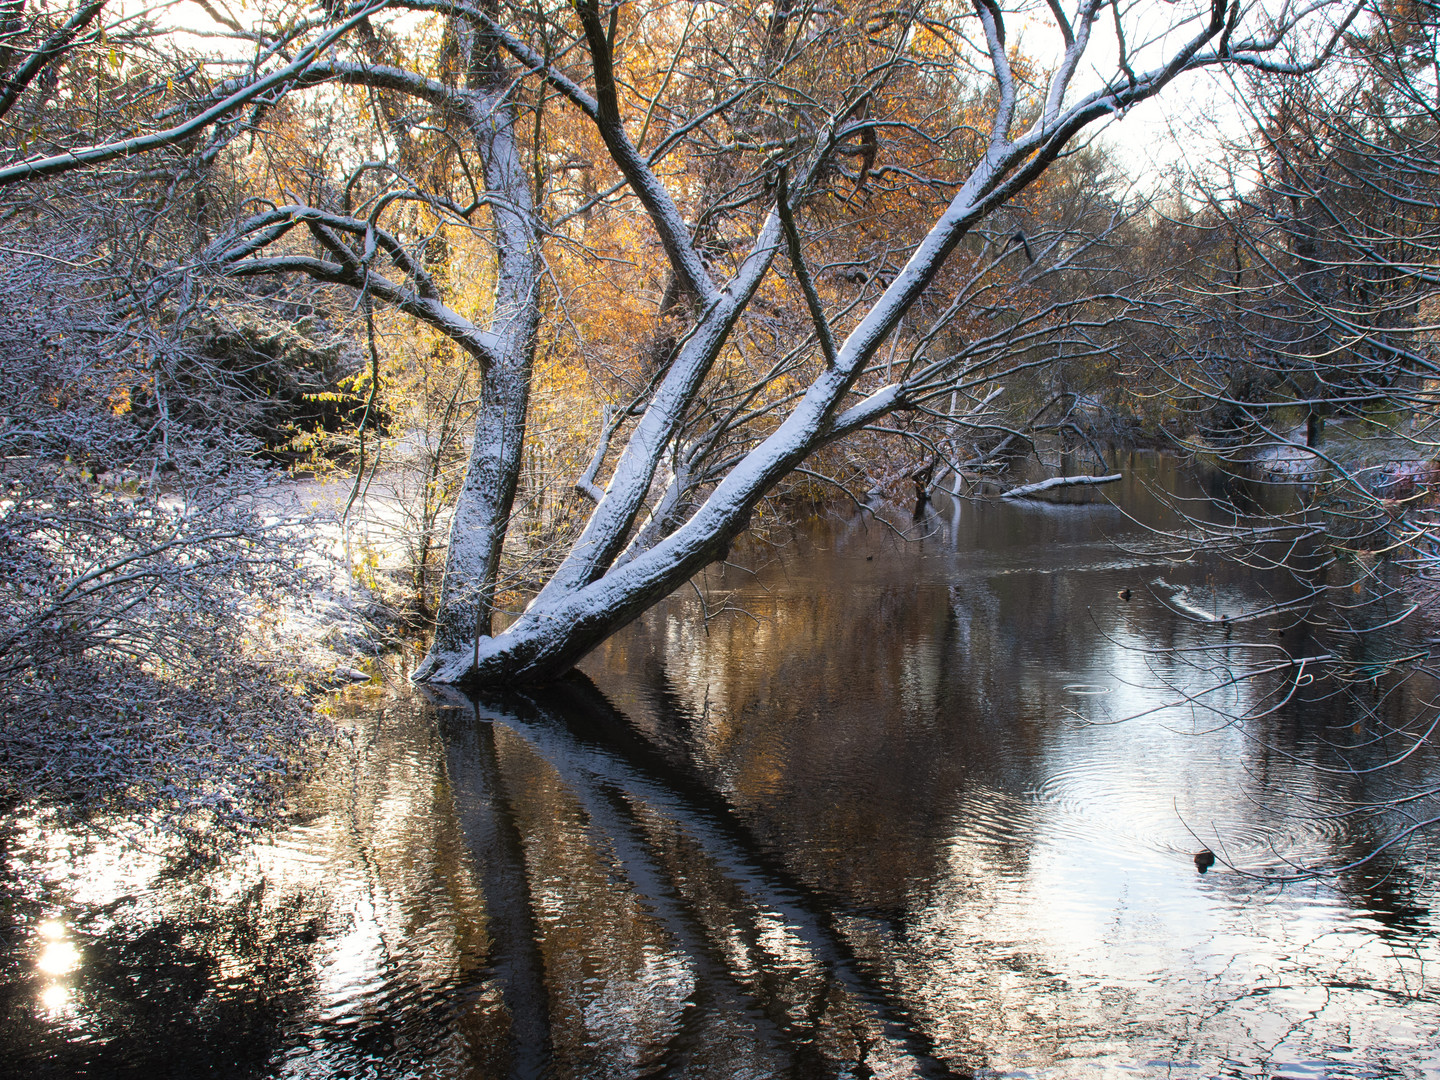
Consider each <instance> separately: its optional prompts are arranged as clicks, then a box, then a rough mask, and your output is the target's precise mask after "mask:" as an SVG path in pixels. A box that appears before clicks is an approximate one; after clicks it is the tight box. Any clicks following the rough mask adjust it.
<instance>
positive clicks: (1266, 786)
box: [0, 458, 1440, 1078]
mask: <svg viewBox="0 0 1440 1080" xmlns="http://www.w3.org/2000/svg"><path fill="white" fill-rule="evenodd" d="M1124 464H1125V466H1126V468H1127V471H1128V472H1129V473H1130V474H1131V475H1132V477H1133V478H1134V479H1132V480H1130V481H1127V484H1126V486H1125V488H1124V489H1123V490H1121V489H1117V490H1115V491H1113V492H1112V494H1114V495H1115V496H1116V497H1117V498H1118V499H1119V501H1120V502H1122V503H1123V504H1124V505H1125V506H1126V507H1127V509H1128V510H1129V511H1130V512H1131V513H1134V514H1138V515H1140V516H1147V515H1150V514H1152V513H1153V509H1154V508H1153V506H1151V505H1150V504H1149V502H1148V500H1147V497H1146V495H1145V492H1144V490H1143V488H1142V485H1141V482H1140V478H1141V477H1142V476H1144V477H1145V478H1146V479H1151V480H1153V479H1158V480H1159V481H1160V482H1161V483H1164V484H1167V485H1172V486H1176V485H1183V480H1182V478H1180V477H1178V476H1177V475H1174V474H1173V473H1174V467H1173V466H1172V465H1170V464H1168V463H1166V462H1163V461H1162V462H1159V463H1157V462H1155V461H1153V460H1146V459H1143V458H1136V459H1132V460H1130V461H1128V462H1125V463H1124ZM924 531H926V532H927V533H928V535H927V536H926V537H925V538H924V539H921V540H918V541H917V540H911V541H909V542H906V541H902V540H900V539H898V538H897V537H896V536H895V535H894V533H893V532H892V531H891V530H889V529H887V528H885V527H883V526H881V525H878V524H876V523H875V522H874V521H873V520H871V521H868V522H867V521H866V520H863V519H860V518H856V519H854V520H849V521H835V520H831V521H822V522H816V523H813V524H812V525H811V526H808V527H806V528H805V529H801V530H797V532H796V534H795V535H794V536H792V537H790V538H788V539H785V540H784V541H783V542H782V543H781V544H780V545H779V546H778V547H776V548H775V549H774V550H772V551H767V552H757V553H755V555H754V558H753V559H752V560H751V562H752V563H753V566H752V569H750V570H742V569H740V568H738V567H734V566H732V567H727V568H725V569H724V570H721V569H719V568H712V569H711V570H710V571H709V572H708V573H707V575H706V577H705V579H704V580H703V583H701V584H702V588H701V590H700V593H701V595H703V598H704V599H703V603H702V600H701V599H700V598H699V597H698V596H697V593H696V591H695V590H685V591H682V592H681V593H679V594H677V595H676V596H675V597H673V598H672V599H671V600H670V601H668V602H667V603H665V604H662V605H661V606H659V607H658V608H656V609H655V610H654V611H652V612H651V613H650V614H649V615H648V616H647V617H646V618H645V619H644V620H643V621H642V622H640V623H638V624H636V625H635V626H633V627H631V628H630V629H629V630H627V631H626V632H624V633H623V634H621V635H619V636H618V637H616V638H615V639H614V640H612V641H611V642H610V643H609V644H608V645H606V646H605V647H604V648H603V649H602V650H601V651H599V652H598V653H596V654H595V655H593V656H591V657H590V658H588V659H587V661H586V662H585V664H584V672H583V675H580V676H577V677H576V678H574V679H573V680H571V681H569V682H567V683H566V684H564V685H562V686H559V687H555V688H553V689H550V690H547V691H546V692H544V693H533V694H529V695H524V696H504V697H500V696H496V697H493V698H485V699H482V700H479V701H468V700H464V699H449V700H446V699H438V700H426V699H425V698H422V697H420V696H419V695H412V694H409V693H407V692H405V691H404V690H402V689H398V688H397V687H395V686H392V687H389V688H385V687H375V688H371V689H368V690H362V691H358V692H353V693H352V694H351V695H350V696H348V697H346V698H344V699H343V701H341V702H340V703H339V704H338V705H337V722H338V724H339V725H340V727H341V728H342V729H343V731H344V732H345V736H344V738H343V739H342V741H341V744H340V746H339V748H338V749H337V750H336V752H335V753H334V754H333V755H332V756H331V759H330V761H329V762H328V763H327V765H326V767H325V769H324V770H323V771H322V774H321V776H320V777H319V778H317V780H316V781H315V783H314V784H313V785H311V786H309V787H308V788H307V789H306V790H305V791H303V792H301V793H299V794H298V795H297V797H296V799H295V806H294V813H293V814H292V816H291V818H290V819H289V821H288V822H287V824H286V826H285V827H284V828H282V829H281V830H280V831H279V832H278V833H277V834H275V835H274V836H273V837H271V838H269V839H267V840H266V841H265V842H263V843H258V844H255V845H253V846H251V847H249V848H247V849H246V850H244V851H242V852H240V853H238V854H236V855H234V856H233V857H230V858H228V859H227V860H226V861H224V862H222V863H220V864H218V865H217V864H183V863H178V864H177V863H176V862H175V861H174V860H173V859H167V858H165V857H164V856H163V854H162V853H160V852H155V851H146V850H137V849H136V848H135V846H134V845H133V844H127V843H125V842H124V837H125V835H126V834H127V833H130V832H133V831H134V827H133V826H131V825H128V824H127V823H123V822H120V823H115V824H114V832H113V835H104V834H97V833H95V832H93V831H87V832H85V833H79V832H67V831H66V830H64V829H62V828H59V827H57V826H55V825H53V824H50V825H46V824H44V823H41V822H37V821H35V820H33V819H29V818H24V817H21V818H18V819H15V820H12V821H10V822H8V823H7V825H6V828H5V835H4V849H3V860H4V862H3V866H0V877H3V882H0V964H3V968H0V970H3V976H4V986H3V989H0V999H3V1001H0V1005H3V1008H0V1073H3V1074H4V1075H6V1076H17V1077H20V1076H23V1077H40V1076H64V1077H69V1076H95V1077H108V1076H141V1077H162V1076H187V1077H188V1076H235V1077H249V1076H256V1077H261V1076H264V1077H272V1076H273V1077H331V1076H344V1077H364V1076H373V1077H377V1078H379V1077H383V1078H391V1077H491V1076H495V1077H503V1076H537V1077H538V1076H553V1077H586V1078H588V1077H639V1076H647V1077H648V1076H655V1077H659V1076H677V1077H680V1076H685V1077H689V1076H696V1077H702V1076H703V1077H723V1078H729V1077H776V1076H786V1077H790V1076H793V1077H811V1076H816V1077H822V1076H823V1077H829V1076H835V1077H840V1076H853V1077H867V1076H896V1077H899V1076H927V1077H931V1076H936V1077H938V1076H948V1075H968V1074H975V1073H980V1074H983V1075H998V1076H1016V1077H1024V1076H1046V1077H1107V1076H1127V1077H1129V1076H1136V1077H1219V1076H1227V1077H1229V1076H1234V1077H1250V1076H1255V1077H1260V1076H1266V1077H1271V1076H1285V1077H1391V1076H1397V1077H1398V1076H1403V1077H1418V1076H1431V1077H1440V1049H1437V1042H1440V990H1437V982H1436V980H1437V978H1440V967H1437V964H1440V945H1437V933H1436V931H1437V922H1440V918H1437V915H1436V901H1437V883H1436V874H1435V854H1436V843H1435V841H1433V840H1431V839H1429V838H1427V837H1418V838H1415V839H1413V840H1411V841H1410V842H1409V843H1408V844H1406V845H1403V846H1399V847H1397V848H1396V849H1394V850H1393V851H1392V852H1391V853H1389V854H1388V855H1387V857H1385V858H1383V859H1381V860H1379V861H1378V862H1377V863H1376V864H1374V865H1371V866H1369V867H1367V868H1364V869H1358V870H1354V871H1349V872H1346V873H1342V874H1340V875H1338V876H1330V877H1326V878H1323V879H1319V880H1316V879H1308V880H1299V881H1291V882H1288V883H1283V884H1282V883H1275V882H1267V881H1265V880H1263V878H1264V876H1265V875H1267V874H1269V875H1273V874H1275V873H1277V872H1282V871H1284V870H1285V869H1286V868H1287V867H1289V866H1291V865H1302V866H1309V865H1317V864H1322V863H1324V864H1330V865H1335V864H1339V863H1344V862H1346V861H1348V860H1350V859H1353V858H1354V857H1356V856H1358V855H1359V854H1362V853H1363V852H1365V851H1367V850H1369V849H1370V846H1372V845H1373V844H1374V843H1375V842H1376V841H1377V839H1378V838H1380V837H1381V836H1382V832H1381V831H1380V829H1379V827H1378V826H1377V825H1376V824H1375V823H1374V822H1373V821H1371V820H1370V819H1368V818H1358V817H1356V816H1355V815H1354V814H1353V811H1355V810H1356V809H1357V808H1362V807H1363V806H1364V805H1365V804H1366V803H1367V802H1369V801H1373V800H1375V799H1377V798H1383V797H1385V796H1387V795H1391V794H1394V793H1395V792H1396V791H1399V790H1404V786H1405V785H1407V784H1410V783H1413V782H1416V781H1423V780H1425V779H1427V778H1429V777H1433V776H1435V775H1436V764H1437V763H1436V755H1435V754H1434V753H1433V752H1430V751H1428V750H1427V751H1424V752H1421V753H1417V754H1413V755H1411V757H1409V758H1408V759H1407V760H1406V761H1405V762H1404V763H1403V765H1402V766H1401V767H1399V768H1398V769H1391V770H1386V771H1383V772H1376V773H1360V774H1356V773H1354V772H1343V771H1338V770H1336V769H1335V766H1336V765H1337V763H1338V762H1339V761H1340V760H1341V755H1340V754H1338V753H1337V752H1336V751H1335V750H1334V749H1333V745H1332V744H1334V743H1336V742H1337V741H1345V742H1347V743H1348V744H1351V745H1353V746H1357V747H1361V748H1360V749H1354V750H1351V751H1349V752H1348V757H1347V758H1346V759H1347V760H1348V761H1349V762H1350V763H1351V764H1352V765H1356V766H1359V767H1364V766H1366V765H1368V764H1371V763H1374V762H1376V761H1379V760H1381V759H1382V758H1383V757H1384V755H1385V754H1387V753H1393V752H1394V751H1395V749H1396V747H1397V746H1399V745H1403V741H1401V740H1397V739H1394V738H1391V739H1390V740H1389V741H1384V740H1382V741H1380V742H1376V741H1375V736H1377V735H1378V734H1379V733H1381V732H1382V731H1383V728H1384V726H1385V725H1387V724H1391V725H1394V724H1399V723H1401V722H1402V721H1408V720H1409V719H1410V718H1411V717H1413V716H1415V715H1417V714H1420V713H1422V712H1423V709H1424V705H1425V703H1426V701H1427V700H1429V699H1430V698H1431V697H1432V696H1433V694H1434V692H1435V688H1434V687H1433V686H1431V685H1429V684H1428V683H1425V682H1424V681H1423V680H1421V679H1419V678H1412V679H1410V680H1408V681H1405V682H1403V683H1396V682H1395V680H1393V679H1390V678H1388V677H1386V676H1385V674H1384V673H1383V672H1382V671H1379V669H1378V668H1377V669H1376V670H1377V673H1378V674H1377V677H1376V678H1375V679H1374V681H1373V684H1371V689H1370V691H1367V693H1365V694H1361V695H1360V698H1359V700H1358V703H1357V702H1356V701H1351V700H1348V699H1344V700H1342V699H1330V698H1322V697H1321V696H1320V694H1319V692H1318V691H1315V690H1313V689H1312V688H1308V687H1306V686H1304V685H1303V684H1304V679H1303V675H1302V678H1301V684H1302V685H1301V686H1300V687H1298V688H1297V687H1295V686H1294V685H1293V683H1285V682H1280V681H1273V682H1271V683H1268V684H1261V683H1255V684H1251V683H1240V684H1237V685H1235V686H1233V687H1231V688H1229V689H1224V690H1221V691H1218V692H1214V693H1211V694H1209V695H1207V696H1206V697H1204V698H1203V699H1202V700H1203V701H1205V702H1209V703H1211V704H1214V705H1215V706H1217V707H1219V708H1221V709H1223V710H1226V711H1228V712H1229V713H1231V714H1240V713H1244V712H1246V711H1247V710H1249V711H1252V712H1254V711H1257V710H1260V709H1262V708H1263V705H1262V700H1263V694H1264V693H1265V692H1266V691H1267V690H1268V691H1275V690H1276V688H1277V687H1279V688H1280V689H1279V691H1278V692H1279V693H1280V694H1281V695H1282V696H1284V695H1287V694H1288V695H1289V700H1288V701H1286V702H1285V703H1284V704H1281V705H1280V707H1279V708H1277V709H1275V710H1274V711H1272V712H1271V713H1270V714H1269V715H1266V716H1263V717H1259V718H1252V719H1247V720H1245V721H1243V722H1238V723H1236V722H1231V723H1225V722H1224V721H1223V718H1222V717H1221V716H1220V715H1218V714H1217V713H1215V712H1214V711H1211V710H1205V709H1199V708H1196V707H1194V706H1193V705H1189V704H1186V698H1187V695H1188V696H1191V697H1192V698H1193V696H1194V695H1195V694H1197V693H1201V692H1203V691H1206V690H1211V689H1212V688H1213V687H1215V686H1216V685H1217V683H1218V682H1219V681H1221V677H1222V676H1224V675H1225V674H1226V673H1230V674H1233V673H1235V672H1237V671H1239V670H1240V669H1241V667H1242V665H1244V664H1246V663H1254V662H1257V661H1263V660H1266V659H1267V658H1273V657H1275V656H1278V655H1282V654H1284V653H1288V654H1290V655H1294V656H1305V655H1308V654H1310V653H1312V652H1313V651H1315V650H1316V649H1318V648H1319V647H1320V645H1319V643H1318V638H1317V637H1316V635H1315V634H1313V633H1312V631H1311V630H1310V629H1308V628H1307V627H1306V626H1305V625H1303V624H1302V623H1301V622H1299V621H1297V618H1296V617H1295V616H1283V617H1273V618H1269V619H1268V620H1267V619H1262V620H1258V621H1256V622H1253V623H1246V624H1242V625H1240V626H1233V625H1231V626H1229V627H1228V628H1226V627H1225V626H1224V624H1220V623H1218V622H1216V621H1215V620H1218V619H1219V617H1220V616H1222V615H1227V614H1228V615H1232V616H1233V615H1234V614H1237V613H1239V612H1241V611H1243V610H1246V609H1251V608H1255V607H1259V606H1263V605H1265V604H1269V603H1274V602H1275V601H1276V600H1283V599H1284V598H1285V596H1286V589H1287V584H1286V583H1285V582H1281V581H1276V580H1270V579H1267V578H1265V577H1264V576H1263V575H1257V574H1252V573H1248V572H1239V571H1236V570H1234V569H1227V568H1223V567H1217V566H1211V565H1206V564H1204V563H1201V562H1192V563H1177V562H1174V561H1171V560H1168V559H1165V558H1163V557H1160V556H1156V555H1144V554H1136V553H1135V551H1136V550H1137V548H1138V543H1139V541H1140V540H1141V539H1142V538H1141V536H1140V534H1139V530H1138V528H1137V526H1136V525H1134V524H1133V523H1132V522H1131V521H1130V520H1129V519H1127V517H1126V516H1125V515H1124V514H1122V513H1121V512H1120V511H1118V510H1116V509H1114V508H1112V507H1109V506H1107V505H1105V504H1103V503H1100V504H1090V505H1074V506H1052V505H1043V504H1042V505H1030V506H1008V505H992V504H983V505H967V506H965V507H963V508H962V509H961V511H960V512H959V515H958V519H951V520H949V521H945V522H941V521H938V520H935V519H932V520H931V521H930V522H929V523H928V524H927V526H926V529H925V530H924ZM1125 588H1128V589H1130V590H1131V598H1130V599H1129V600H1128V601H1126V600H1123V599H1121V598H1120V597H1119V595H1117V594H1118V592H1119V591H1120V590H1121V589H1125ZM1364 599H1365V598H1364V597H1363V596H1360V597H1359V598H1358V599H1357V604H1360V605H1361V606H1360V607H1357V609H1356V612H1355V613H1352V614H1354V615H1355V617H1356V618H1357V619H1358V618H1359V617H1360V616H1361V615H1363V616H1364V617H1365V618H1367V619H1369V620H1370V624H1372V625H1373V624H1378V623H1380V622H1383V621H1385V619H1384V618H1383V617H1382V615H1383V613H1380V612H1376V611H1369V610H1367V609H1366V608H1365V607H1364V606H1363V601H1364ZM1378 606H1379V605H1371V607H1378ZM1392 614H1394V612H1392ZM1282 629H1283V630H1285V631H1286V636H1285V637H1284V638H1282V637H1281V636H1280V634H1279V631H1280V630H1282ZM1378 636H1379V635H1377V637H1378ZM1421 637H1422V639H1423V634H1422V635H1421ZM1394 645H1395V642H1394V641H1391V640H1375V641H1371V642H1367V643H1364V644H1362V646H1360V648H1362V649H1364V648H1373V650H1374V655H1375V656H1377V657H1378V656H1382V655H1389V654H1390V653H1391V652H1392V651H1393V648H1394ZM1200 646H1208V647H1210V648H1209V650H1208V651H1206V652H1201V653H1194V652H1189V651H1187V650H1188V649H1191V648H1193V647H1200ZM1282 650H1283V652H1282ZM1354 659H1355V660H1356V662H1357V664H1360V663H1362V662H1363V661H1364V660H1365V657H1364V656H1357V657H1355V658H1354ZM1276 700H1277V701H1278V699H1276ZM1126 718H1129V719H1126ZM1428 812H1429V811H1428V810H1426V809H1425V808H1424V807H1423V806H1422V807H1420V808H1419V809H1418V810H1417V814H1418V815H1419V816H1423V815H1424V814H1425V813H1428ZM1202 846H1208V847H1210V848H1213V849H1214V850H1215V852H1216V853H1217V854H1218V855H1219V856H1220V864H1219V865H1217V866H1216V867H1215V868H1214V869H1212V870H1211V871H1210V872H1209V873H1207V874H1205V875H1203V876H1202V875H1200V874H1197V872H1196V868H1195V865H1194V863H1193V862H1192V855H1193V853H1194V852H1195V851H1197V850H1199V849H1200V848H1201V847H1202Z"/></svg>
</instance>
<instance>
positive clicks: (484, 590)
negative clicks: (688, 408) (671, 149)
mask: <svg viewBox="0 0 1440 1080" xmlns="http://www.w3.org/2000/svg"><path fill="white" fill-rule="evenodd" d="M477 37H478V40H473V41H472V43H471V44H470V48H471V49H472V51H473V52H474V53H476V54H477V55H475V56H474V58H473V59H472V61H471V71H472V75H471V80H472V82H473V83H475V84H476V86H475V88H476V89H484V90H485V91H486V95H485V96H484V97H483V98H481V99H479V100H478V101H475V102H474V103H473V104H472V105H471V115H470V117H469V118H468V119H469V126H470V129H471V131H472V132H473V133H474V136H475V139H476V142H477V144H478V149H479V151H480V155H481V158H482V160H483V161H484V168H485V184H486V187H487V189H488V191H489V193H490V194H491V196H492V201H491V210H490V212H491V216H492V218H493V220H494V233H495V245H496V251H497V259H498V267H499V272H498V283H497V287H496V290H495V314H494V318H493V320H492V323H491V334H492V336H493V339H494V341H493V344H492V346H491V358H490V365H489V367H488V369H487V370H486V372H485V377H484V381H483V383H482V389H481V393H482V400H481V403H480V411H479V416H478V418H477V420H476V424H475V439H474V442H473V443H472V444H471V448H470V460H469V465H468V467H467V468H466V472H465V481H464V483H463V485H462V486H461V489H460V496H459V500H458V502H457V503H456V507H455V517H454V519H453V521H452V523H451V526H450V545H449V549H448V553H447V556H446V561H445V577H444V580H443V582H442V584H441V587H440V603H439V609H438V615H437V617H436V621H435V637H434V640H433V641H432V643H431V645H430V651H429V653H428V654H427V656H426V657H425V660H424V662H423V663H422V664H421V666H420V669H419V671H418V672H417V675H416V677H417V678H419V679H427V678H433V677H435V676H436V675H437V674H438V673H440V672H442V671H448V670H452V669H455V668H456V667H458V666H461V665H464V664H467V663H469V664H473V662H474V658H475V656H476V650H477V649H478V647H479V642H480V641H481V640H482V639H484V638H486V637H488V636H489V634H490V618H491V614H492V612H493V610H494V606H495V582H496V577H497V575H498V573H499V569H500V555H501V552H502V550H503V548H504V544H505V534H506V531H507V529H508V527H509V523H510V510H511V506H512V505H513V503H514V501H515V487H516V484H517V482H518V480H519V476H520V463H521V453H522V451H523V449H524V442H525V419H526V412H527V407H528V403H529V397H530V377H531V368H532V366H533V362H534V358H535V334H536V328H537V325H538V321H539V312H540V304H539V297H538V295H537V291H536V290H537V289H538V287H539V282H540V242H539V237H538V236H537V234H536V228H535V214H534V207H533V205H532V199H531V191H530V177H529V175H528V173H527V172H526V169H525V165H524V161H523V159H522V158H521V155H520V150H519V146H518V145H517V142H516V137H515V109H514V105H513V103H512V102H511V101H510V99H509V93H510V86H509V82H508V75H507V73H506V71H505V65H504V64H503V63H501V59H500V53H499V51H498V49H497V48H495V46H494V43H493V42H492V41H490V40H489V39H488V38H487V37H485V36H483V35H477Z"/></svg>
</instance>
